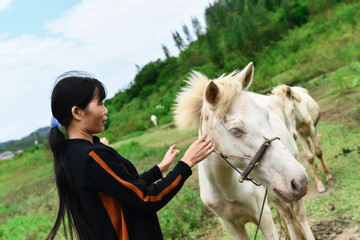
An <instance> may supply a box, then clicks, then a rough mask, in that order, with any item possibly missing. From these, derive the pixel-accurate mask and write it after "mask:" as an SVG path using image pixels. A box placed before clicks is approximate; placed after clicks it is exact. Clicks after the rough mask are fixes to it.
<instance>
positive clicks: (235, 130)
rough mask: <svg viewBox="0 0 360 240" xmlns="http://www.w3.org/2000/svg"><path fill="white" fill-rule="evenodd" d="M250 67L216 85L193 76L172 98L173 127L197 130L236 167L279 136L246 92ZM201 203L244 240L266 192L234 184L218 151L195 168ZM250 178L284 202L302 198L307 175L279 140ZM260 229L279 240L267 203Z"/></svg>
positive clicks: (221, 78) (231, 170)
mask: <svg viewBox="0 0 360 240" xmlns="http://www.w3.org/2000/svg"><path fill="white" fill-rule="evenodd" d="M253 73H254V67H253V64H252V63H250V64H248V66H247V67H245V68H244V69H243V70H242V71H241V72H233V73H232V74H229V75H227V76H225V75H222V76H220V77H219V78H218V79H217V80H215V81H209V80H208V79H207V78H206V76H204V75H202V74H200V73H198V72H193V73H192V75H191V77H190V78H189V81H188V84H189V86H187V87H185V88H183V89H182V91H181V92H180V93H179V94H178V97H177V99H176V102H177V103H176V105H175V110H174V115H175V123H176V125H177V126H179V127H180V128H191V127H196V126H198V124H199V122H200V119H201V122H202V125H201V130H202V132H204V133H207V134H208V136H209V138H211V139H212V141H213V142H214V143H215V146H216V149H217V151H219V152H222V153H223V154H225V155H228V156H229V158H228V161H229V162H230V163H231V164H232V165H234V166H235V167H237V168H239V169H244V168H245V166H246V165H247V164H248V163H249V159H248V157H253V156H254V154H255V152H256V151H257V149H258V148H259V146H260V145H262V143H263V139H264V137H266V138H268V139H271V138H274V137H277V135H276V134H275V132H274V131H273V130H272V128H271V126H270V122H269V113H268V111H266V110H265V109H264V108H263V107H261V106H259V105H258V104H257V103H256V102H255V101H254V100H253V98H252V97H251V96H250V93H249V92H247V91H246V90H247V88H248V87H249V86H250V84H251V81H252V79H253ZM198 166H199V184H200V195H201V199H202V201H203V202H204V203H205V204H206V205H207V206H208V207H209V208H210V209H211V210H212V211H214V212H215V213H216V214H217V215H218V216H219V218H220V221H221V223H222V224H223V226H224V228H225V229H226V230H227V231H228V232H229V233H230V235H231V236H233V238H234V239H248V235H247V233H246V230H245V227H244V224H245V223H246V222H253V223H255V224H257V223H258V221H259V212H260V208H261V205H260V202H261V201H262V197H263V192H264V188H262V187H259V188H258V187H255V186H254V185H252V183H248V182H247V183H246V182H244V183H242V184H240V183H238V182H237V178H238V174H237V172H235V171H234V170H233V169H232V168H231V167H229V165H227V164H226V163H225V162H224V160H223V159H222V158H221V157H220V156H219V155H218V154H216V153H213V154H211V155H210V156H209V157H208V158H207V159H205V160H204V161H202V162H201V163H200V164H199V165H198ZM249 176H250V177H251V178H253V179H255V180H256V181H257V182H259V183H261V184H262V185H263V186H265V187H268V188H270V189H272V190H273V191H274V192H275V194H276V195H277V197H279V198H280V199H282V200H283V201H285V202H293V201H296V200H299V199H300V198H301V197H303V196H304V195H305V194H306V191H307V183H308V177H307V174H306V171H305V169H304V167H303V166H302V165H301V164H300V163H299V162H298V161H297V160H296V159H295V158H294V157H293V155H292V154H291V153H290V152H289V150H288V149H287V148H286V147H285V146H284V144H282V143H281V142H280V141H277V140H275V141H273V142H272V143H271V146H270V147H268V149H267V150H266V151H265V153H264V155H263V156H262V160H261V163H260V165H259V166H258V167H256V168H254V169H253V170H252V171H251V173H250V175H249ZM259 227H260V229H261V231H262V232H263V234H264V236H265V238H266V239H276V240H277V239H279V238H278V234H277V231H276V228H275V226H274V223H273V220H272V216H271V212H270V209H269V207H268V206H267V205H266V206H265V208H264V212H263V218H262V220H261V223H260V226H259Z"/></svg>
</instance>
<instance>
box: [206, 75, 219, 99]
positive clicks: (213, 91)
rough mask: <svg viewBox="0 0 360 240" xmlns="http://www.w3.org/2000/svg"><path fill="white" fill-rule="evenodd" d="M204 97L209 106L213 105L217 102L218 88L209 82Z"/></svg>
mask: <svg viewBox="0 0 360 240" xmlns="http://www.w3.org/2000/svg"><path fill="white" fill-rule="evenodd" d="M205 97H206V100H207V101H208V102H209V103H210V104H211V105H215V104H216V103H217V102H218V99H219V88H218V86H216V84H215V83H214V82H213V81H210V83H209V84H208V86H207V87H206V92H205Z"/></svg>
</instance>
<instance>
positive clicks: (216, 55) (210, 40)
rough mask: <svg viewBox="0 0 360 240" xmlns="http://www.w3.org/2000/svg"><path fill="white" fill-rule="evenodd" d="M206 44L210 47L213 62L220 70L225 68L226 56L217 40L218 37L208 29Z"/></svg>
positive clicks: (209, 51)
mask: <svg viewBox="0 0 360 240" xmlns="http://www.w3.org/2000/svg"><path fill="white" fill-rule="evenodd" d="M205 37H206V42H207V44H208V46H209V49H208V53H209V57H210V59H211V61H212V62H213V63H214V64H215V65H216V66H217V67H218V68H219V69H221V68H223V66H224V55H223V52H222V51H221V48H220V46H219V43H218V41H217V39H216V35H215V33H214V32H213V31H210V29H208V31H207V33H206V35H205Z"/></svg>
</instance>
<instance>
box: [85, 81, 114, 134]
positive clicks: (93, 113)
mask: <svg viewBox="0 0 360 240" xmlns="http://www.w3.org/2000/svg"><path fill="white" fill-rule="evenodd" d="M107 113H108V110H107V108H106V107H105V105H104V102H103V101H99V89H97V88H96V89H95V92H94V97H93V98H92V100H91V101H90V103H89V104H88V106H87V107H86V109H85V114H84V117H83V120H84V122H83V123H84V125H83V126H84V128H85V131H86V132H88V133H89V134H97V133H100V132H103V131H104V130H105V125H106V120H107V116H106V114H107Z"/></svg>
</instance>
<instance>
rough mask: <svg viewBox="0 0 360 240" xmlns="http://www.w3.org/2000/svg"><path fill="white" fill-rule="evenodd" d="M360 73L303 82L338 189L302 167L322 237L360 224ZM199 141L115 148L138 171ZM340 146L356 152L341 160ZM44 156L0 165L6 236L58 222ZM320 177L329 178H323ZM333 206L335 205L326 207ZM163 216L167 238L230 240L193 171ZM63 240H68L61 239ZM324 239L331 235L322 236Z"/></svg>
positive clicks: (135, 137)
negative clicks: (322, 185)
mask: <svg viewBox="0 0 360 240" xmlns="http://www.w3.org/2000/svg"><path fill="white" fill-rule="evenodd" d="M359 75H360V63H359V62H354V63H352V64H349V65H347V66H345V67H343V68H340V69H338V70H337V71H334V72H330V73H327V74H324V75H320V76H318V77H317V78H314V79H311V80H310V81H308V82H307V83H306V84H304V85H303V86H305V87H307V88H308V90H309V92H310V94H311V95H312V96H314V97H315V99H316V100H317V101H318V102H319V104H320V106H321V109H322V118H321V120H320V123H319V125H318V129H319V133H320V135H321V139H320V144H321V146H322V149H323V152H324V158H325V159H326V161H327V162H328V164H329V166H330V169H331V171H332V172H333V174H334V178H335V184H334V185H333V186H326V187H327V188H328V190H327V191H326V192H325V193H324V194H321V195H318V194H316V190H315V184H314V181H313V179H312V177H311V176H312V174H311V172H310V166H309V165H308V164H305V166H306V168H307V170H308V172H309V176H310V184H309V194H308V195H307V196H306V197H305V199H306V200H305V204H306V207H307V214H308V219H309V221H310V224H311V226H313V228H314V231H315V233H317V234H321V232H324V230H323V229H328V230H327V232H329V233H331V234H334V232H335V230H334V229H333V228H334V225H336V227H337V229H343V230H344V229H347V228H351V227H354V226H357V225H359V224H360V219H359V218H358V213H359V212H360V202H359V201H358V199H359V198H360V184H359V182H360V175H359V174H358V170H357V169H358V165H359V164H360V162H359V161H360V160H359V159H360V158H359V154H358V152H357V151H356V150H357V147H359V146H360V144H359V139H360V124H359V122H360V118H359V116H360V110H359V108H358V106H359V103H360V91H359V90H360V86H359ZM194 139H196V131H193V132H180V131H178V130H177V129H176V128H173V127H172V125H171V124H167V125H163V126H161V127H159V128H151V129H149V130H148V131H144V132H139V133H135V134H131V135H128V136H126V137H123V140H121V141H119V142H116V143H114V144H113V146H114V147H115V149H116V150H118V151H119V152H120V153H121V154H122V155H124V156H126V157H127V158H129V159H131V160H132V161H133V162H134V164H135V165H136V166H137V167H138V168H139V170H140V171H141V170H145V169H148V168H150V167H151V166H152V165H154V164H156V163H158V162H159V161H160V160H161V159H162V157H163V154H164V153H165V152H166V150H167V148H168V146H169V145H171V144H173V143H176V144H177V146H178V147H179V148H180V149H181V150H182V153H183V152H184V151H185V149H186V147H187V146H188V145H189V144H190V142H191V141H192V140H194ZM342 149H351V150H354V151H351V152H350V153H348V154H346V155H344V154H342ZM47 154H48V151H47V149H46V147H45V146H43V145H40V146H36V147H33V148H29V149H27V150H26V151H25V152H24V153H22V154H21V155H19V156H17V157H16V158H15V159H13V160H7V161H2V162H0V176H1V177H0V183H1V185H0V186H1V187H0V203H1V205H0V238H1V239H11V240H14V239H15V240H16V239H43V238H44V236H45V235H46V233H47V232H48V231H49V229H50V227H51V224H52V223H53V222H54V219H55V215H56V209H57V199H56V192H55V191H54V182H53V178H52V163H51V161H50V160H48V157H47ZM321 176H322V178H323V180H324V181H325V177H324V175H323V174H321ZM314 193H315V194H314ZM330 205H333V206H334V207H335V208H334V209H333V210H329V206H330ZM159 216H160V221H161V225H162V228H163V231H164V235H165V237H166V239H231V238H230V237H229V236H228V235H227V234H226V233H225V231H224V230H223V229H222V227H221V225H220V223H219V221H218V220H217V218H216V217H215V216H214V214H213V213H212V212H210V211H209V210H208V209H207V208H206V207H205V206H204V205H203V204H202V203H201V200H200V198H199V187H198V179H197V169H196V167H195V168H194V171H193V176H192V177H191V178H190V179H189V181H187V182H186V184H185V186H184V189H182V191H181V192H180V194H178V196H176V197H175V199H174V200H173V201H172V202H171V203H170V204H169V205H167V206H166V207H165V208H164V209H162V210H161V211H160V212H159ZM274 217H276V213H275V212H274ZM320 227H321V231H320V230H319V229H320ZM247 228H248V230H249V231H250V232H252V233H251V234H254V230H255V227H254V225H252V224H249V225H248V226H247ZM329 229H330V230H329ZM331 229H333V230H331ZM316 231H317V232H316ZM338 232H340V230H338ZM322 235H323V234H322ZM319 236H320V235H319ZM59 239H63V238H62V237H61V235H59ZM259 239H262V237H261V236H260V238H259ZM322 239H330V238H326V237H324V236H323V238H322ZM354 239H356V238H354Z"/></svg>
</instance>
